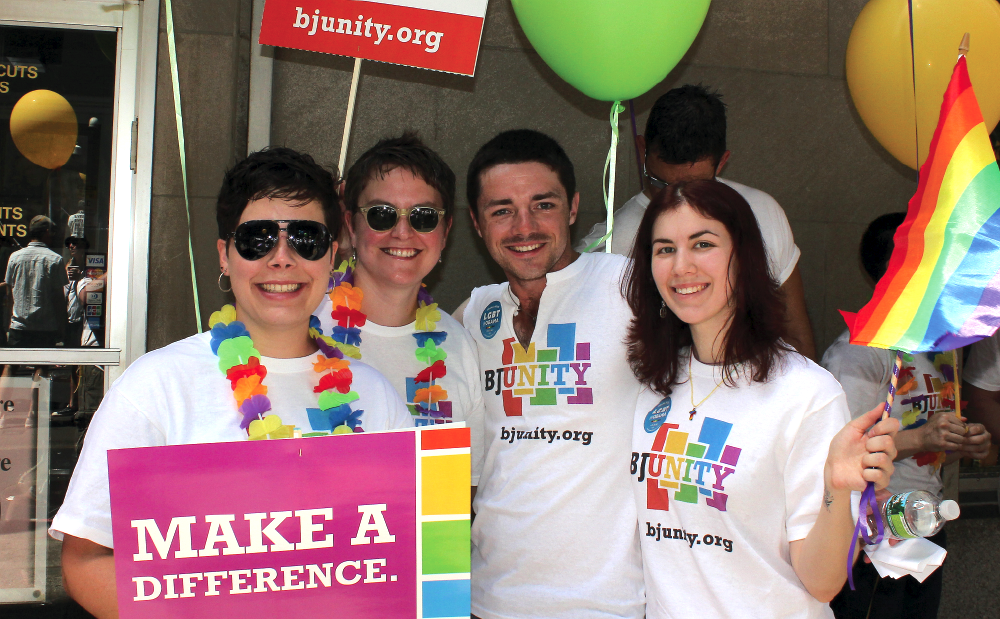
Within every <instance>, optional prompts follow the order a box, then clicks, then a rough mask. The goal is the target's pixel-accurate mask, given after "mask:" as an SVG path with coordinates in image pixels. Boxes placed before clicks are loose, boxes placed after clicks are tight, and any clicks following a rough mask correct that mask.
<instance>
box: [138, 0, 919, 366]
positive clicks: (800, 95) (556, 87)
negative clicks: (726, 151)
mask: <svg viewBox="0 0 1000 619" xmlns="http://www.w3.org/2000/svg"><path fill="white" fill-rule="evenodd" d="M250 4H251V3H250V0H220V1H218V2H213V3H201V2H195V1H194V0H176V1H175V3H174V7H175V11H176V16H175V21H176V27H177V44H178V55H179V59H178V60H179V66H180V79H181V87H182V98H183V103H184V117H185V128H186V132H187V144H188V148H187V153H188V158H189V161H188V169H189V177H190V178H189V180H190V183H189V189H190V192H191V199H192V218H193V228H194V235H193V239H194V244H195V254H196V257H197V261H198V283H199V288H200V292H201V295H200V296H201V304H202V314H203V316H204V317H206V318H207V316H208V314H209V313H210V312H211V311H212V310H213V309H215V308H217V307H218V305H219V304H220V303H222V302H223V300H224V295H223V294H222V293H221V292H219V290H218V288H217V287H216V278H217V276H218V259H217V257H216V252H215V244H214V241H215V238H216V235H215V224H214V218H213V217H212V206H213V202H214V196H215V194H216V192H217V190H218V185H219V182H220V180H221V178H222V174H223V172H224V171H225V169H226V168H227V167H228V166H229V165H231V164H232V163H233V162H234V161H236V159H237V158H239V157H241V156H242V155H243V154H244V153H245V152H246V114H247V102H246V97H247V92H248V83H247V80H248V62H249V61H248V58H249V31H250ZM863 5H864V0H796V1H794V2H792V1H790V0H768V1H763V0H715V2H713V3H712V7H711V9H710V11H709V16H708V20H707V23H706V25H705V27H704V29H703V31H702V33H701V34H700V35H699V37H698V39H697V40H696V42H695V44H694V46H693V47H692V49H691V51H690V52H689V53H688V55H687V56H686V57H685V59H684V61H683V62H682V63H681V64H680V65H679V66H678V67H677V69H675V70H674V71H673V72H672V73H671V74H670V75H669V76H668V77H667V79H666V80H664V82H663V83H661V84H660V85H658V86H657V87H656V88H654V89H653V90H652V91H651V92H650V93H648V94H646V95H644V96H643V97H641V98H639V99H637V100H636V101H635V108H636V113H637V115H638V118H637V120H638V127H639V130H640V131H642V127H643V126H644V123H645V119H646V116H647V114H648V111H649V108H650V106H651V105H652V104H653V102H654V101H655V100H656V97H657V96H659V95H660V94H662V93H663V92H665V91H666V90H668V89H670V88H672V87H674V86H677V85H680V84H684V83H689V82H691V83H703V84H705V85H707V86H711V87H712V88H715V89H717V90H718V91H719V92H721V93H722V94H723V95H724V100H725V101H726V102H727V104H728V106H729V145H730V148H731V150H732V151H733V157H732V159H731V162H730V164H729V165H728V167H727V169H726V171H725V176H727V177H729V178H732V179H733V180H737V181H740V182H742V183H745V184H749V185H752V186H754V187H758V188H760V189H763V190H765V191H767V192H769V193H771V194H772V195H773V196H774V197H775V198H777V200H778V201H779V202H780V203H781V204H782V206H784V208H785V211H786V213H787V214H788V218H789V220H790V221H791V224H792V229H793V231H794V232H795V237H796V241H797V243H798V245H799V247H800V248H801V250H802V257H801V260H800V263H799V264H800V266H801V270H802V275H803V279H804V281H805V289H806V301H807V303H808V306H809V313H810V316H811V318H812V321H813V326H814V329H815V333H816V340H817V346H818V348H819V350H821V351H822V350H823V349H824V348H825V347H826V345H827V344H829V343H830V342H831V341H832V340H833V339H834V338H835V337H836V336H837V334H838V333H840V331H841V330H842V329H843V323H842V320H841V319H840V317H839V315H838V314H837V312H836V310H837V309H848V310H856V309H858V308H859V307H860V306H861V304H863V303H864V301H865V300H866V295H867V294H868V293H869V288H868V285H867V284H866V283H865V281H864V279H863V276H862V273H861V270H860V266H859V265H858V259H857V249H856V248H857V245H858V241H859V239H860V236H861V233H862V231H863V230H864V227H865V226H866V225H867V223H868V222H869V221H871V220H872V219H873V218H874V217H876V216H877V215H880V214H882V213H886V212H889V211H893V210H903V209H905V206H906V202H907V200H908V199H909V197H910V196H911V195H912V193H913V191H914V189H915V181H916V174H915V173H914V172H912V171H910V170H908V169H907V168H904V167H903V166H901V165H900V164H898V163H895V162H894V160H893V159H892V158H891V157H890V156H889V155H888V154H887V153H886V152H885V151H884V150H883V149H882V148H881V147H880V146H878V144H877V143H875V141H874V140H873V139H872V138H871V136H870V135H869V133H868V132H867V130H866V129H865V128H864V126H863V125H862V124H861V122H860V120H859V118H858V116H857V114H856V112H855V111H854V109H853V107H852V105H851V102H850V97H849V95H848V92H847V86H846V83H845V80H844V77H843V73H844V71H843V66H844V50H845V48H846V45H847V38H848V35H849V33H850V29H851V25H852V24H853V22H854V19H855V18H856V16H857V14H858V12H859V11H860V10H861V7H862V6H863ZM161 36H162V37H163V41H162V43H161V54H160V60H159V83H158V90H157V127H156V144H155V154H154V166H155V169H154V178H153V213H152V231H151V241H150V242H151V244H152V245H151V267H150V278H151V286H150V314H149V338H148V340H149V346H150V348H155V347H158V346H162V345H164V344H166V343H169V342H171V341H174V340H176V339H179V338H181V337H184V336H186V335H189V334H191V333H193V332H194V320H193V317H192V316H191V310H190V307H191V292H190V288H191V287H190V277H189V275H188V268H187V256H186V247H185V243H184V228H185V225H186V218H185V215H184V203H183V196H182V194H181V185H180V166H179V163H178V158H177V141H176V135H175V125H174V115H173V97H172V95H171V89H170V79H169V64H168V61H167V54H166V42H165V34H164V35H161ZM352 66H353V62H352V61H351V60H350V59H348V58H342V57H338V56H329V55H324V54H316V53H310V52H301V51H295V50H288V49H277V50H275V63H274V84H273V96H272V131H271V135H272V140H271V141H272V143H273V144H276V145H284V146H289V147H292V148H297V149H300V150H304V151H307V152H309V153H311V154H313V155H314V156H315V157H316V158H317V159H318V160H319V161H321V162H323V163H324V164H328V165H331V166H333V165H335V164H336V161H337V158H338V156H339V152H340V140H341V133H342V129H343V119H344V113H345V110H346V106H347V97H348V90H349V85H350V78H351V69H352ZM608 111H609V104H607V103H603V102H599V101H593V100H591V99H588V98H587V97H585V96H583V95H581V94H580V93H578V92H577V91H576V90H575V89H573V88H572V87H571V86H569V85H568V84H566V83H565V82H563V81H562V80H561V79H560V78H559V77H558V76H556V75H555V74H554V73H553V72H552V71H551V70H550V69H549V68H548V67H547V66H546V65H545V63H544V62H542V60H541V59H540V58H539V57H538V55H537V54H535V53H534V51H533V50H532V48H531V45H530V43H528V41H527V39H526V38H525V37H524V34H523V33H522V32H521V30H520V28H519V26H518V25H517V21H516V19H515V18H514V14H513V11H512V9H511V6H510V2H509V0H492V2H491V3H490V7H489V11H488V13H487V18H486V25H485V30H484V33H483V43H482V49H481V51H480V56H479V64H478V67H477V69H476V77H475V78H469V77H463V76H455V75H448V74H444V73H436V72H432V71H425V70H420V69H412V68H408V67H399V66H393V65H387V64H381V63H376V62H365V63H364V64H363V66H362V77H361V82H360V88H359V91H358V103H357V109H356V113H355V119H354V133H353V136H352V139H351V144H350V149H349V156H348V162H349V163H350V162H351V161H353V159H354V158H355V157H357V156H358V155H359V154H360V153H361V152H362V151H363V150H365V149H367V148H368V147H369V146H371V145H372V144H373V143H374V142H375V141H376V140H377V139H379V138H381V137H384V136H389V135H395V134H399V133H401V132H402V131H404V130H406V129H415V130H417V131H418V132H419V133H420V135H421V136H422V137H423V138H424V139H425V140H426V141H427V142H428V144H429V145H430V146H431V147H433V148H434V149H436V150H437V151H438V152H439V153H441V155H442V156H443V157H444V158H445V160H446V161H447V162H448V163H449V164H450V165H451V166H452V167H453V168H454V170H455V171H456V174H457V175H458V177H459V187H458V194H459V199H458V212H457V213H456V217H455V226H454V228H453V231H452V233H451V238H450V242H449V246H448V248H447V250H446V253H445V259H444V264H443V265H442V266H441V267H439V268H438V269H437V270H435V272H434V273H432V274H431V276H430V278H429V282H428V283H429V285H430V286H431V288H432V291H433V292H434V294H435V296H436V297H437V298H438V299H439V300H440V302H441V303H442V305H443V306H444V307H445V308H449V309H451V308H454V307H455V306H457V305H458V303H459V302H461V301H462V300H463V299H464V298H466V297H467V296H468V292H469V291H470V290H471V289H472V288H473V287H474V286H478V285H482V284H486V283H490V282H494V281H499V280H500V279H502V277H503V274H502V273H501V272H500V271H499V270H498V269H497V268H496V267H495V266H493V265H492V263H491V261H490V260H489V257H488V256H487V255H486V252H485V249H484V248H483V246H482V244H481V242H480V241H479V239H478V237H477V236H476V235H475V233H474V231H473V230H472V228H471V225H470V223H469V219H468V216H467V212H466V211H467V205H466V204H465V199H464V197H463V196H464V193H465V189H464V187H465V182H464V177H465V169H466V166H467V164H468V162H469V160H470V159H471V158H472V155H473V154H474V153H475V151H476V149H477V148H478V147H479V146H480V145H481V144H482V143H484V142H485V141H486V140H488V139H489V138H491V137H493V136H494V135H495V134H496V133H498V132H500V131H502V130H505V129H510V128H516V127H529V128H534V129H539V130H542V131H545V132H546V133H549V134H550V135H552V136H553V137H555V138H556V139H557V140H559V141H560V142H561V143H562V144H563V146H564V147H565V148H566V151H567V152H568V153H569V155H570V157H571V158H572V159H573V161H574V163H575V165H576V170H577V177H578V182H579V189H580V193H581V214H580V221H579V222H578V223H577V224H576V226H575V230H574V235H575V238H580V237H581V236H583V235H584V234H586V232H587V230H588V229H589V227H590V226H591V225H592V224H593V223H594V222H596V221H598V220H600V219H602V218H603V217H604V204H603V199H602V195H601V172H602V167H603V163H604V158H605V156H606V154H607V148H608V144H609V139H610V128H609V126H608V120H607V119H608ZM620 127H621V130H622V135H623V140H622V143H621V145H620V147H619V148H620V150H619V153H618V155H619V157H618V161H619V164H618V178H619V184H618V190H617V192H616V196H615V204H616V205H618V206H620V205H621V204H622V203H623V202H624V201H625V200H627V199H628V198H629V197H630V196H631V195H633V194H634V193H635V192H636V191H638V186H639V185H638V183H639V179H638V171H637V168H636V160H635V154H634V150H633V148H634V147H633V144H632V140H631V137H630V136H629V135H628V134H629V130H630V127H629V122H628V115H627V114H626V115H623V117H622V120H621V124H620Z"/></svg>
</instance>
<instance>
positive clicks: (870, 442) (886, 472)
mask: <svg viewBox="0 0 1000 619" xmlns="http://www.w3.org/2000/svg"><path fill="white" fill-rule="evenodd" d="M883 409H884V406H883V405H882V404H879V405H878V406H876V407H875V408H873V409H872V410H870V411H868V412H867V413H865V414H864V415H861V416H860V417H858V418H857V419H854V420H853V421H851V422H850V423H848V424H847V425H846V426H844V427H843V428H842V429H841V430H840V432H838V433H837V435H836V436H834V437H833V440H832V441H831V442H830V452H829V454H828V455H827V457H826V466H825V467H824V471H823V473H824V479H825V481H826V487H827V488H828V489H829V490H834V491H837V490H858V491H861V490H864V489H865V487H866V486H867V484H868V482H874V483H875V489H876V490H881V489H882V488H885V487H886V486H888V485H889V478H890V477H892V472H893V470H894V467H893V464H892V461H893V460H894V459H895V458H896V445H895V442H894V441H893V438H894V437H895V435H896V433H897V432H898V431H899V421H898V420H897V419H893V418H891V417H890V418H889V419H885V420H883V421H879V419H880V418H881V416H882V411H883ZM869 428H871V429H870V430H869ZM866 430H867V431H866Z"/></svg>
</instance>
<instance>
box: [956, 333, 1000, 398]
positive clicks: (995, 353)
mask: <svg viewBox="0 0 1000 619" xmlns="http://www.w3.org/2000/svg"><path fill="white" fill-rule="evenodd" d="M962 378H964V379H965V380H967V381H969V383H970V384H972V385H974V386H976V387H979V388H980V389H985V390H986V391H1000V331H997V332H996V333H994V334H993V335H991V336H990V337H988V338H986V339H985V340H980V341H978V342H976V343H975V344H973V345H972V346H970V347H969V360H968V361H967V362H966V363H965V367H964V368H962Z"/></svg>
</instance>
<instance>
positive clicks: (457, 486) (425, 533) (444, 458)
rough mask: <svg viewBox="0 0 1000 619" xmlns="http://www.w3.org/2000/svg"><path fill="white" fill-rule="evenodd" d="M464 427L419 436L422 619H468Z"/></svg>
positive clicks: (468, 479)
mask: <svg viewBox="0 0 1000 619" xmlns="http://www.w3.org/2000/svg"><path fill="white" fill-rule="evenodd" d="M469 444H470V438H469V429H468V428H434V429H425V430H422V431H421V432H420V453H419V459H420V474H419V479H420V507H419V510H418V512H419V514H420V532H421V535H420V549H419V551H418V555H419V563H420V568H419V570H420V571H419V574H420V576H419V584H418V587H419V592H420V601H419V606H420V608H421V609H422V614H421V615H420V616H421V617H422V618H423V619H431V618H434V619H444V618H447V619H452V618H455V617H465V618H467V617H468V616H469V607H470V604H471V596H472V589H471V587H472V581H471V579H470V574H471V571H472V570H471V567H470V561H471V559H470V548H471V542H470V528H471V524H472V521H471V520H470V518H469V508H470V503H471V485H472V464H471V454H470V449H469V446H470V445H469Z"/></svg>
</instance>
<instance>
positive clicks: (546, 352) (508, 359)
mask: <svg viewBox="0 0 1000 619" xmlns="http://www.w3.org/2000/svg"><path fill="white" fill-rule="evenodd" d="M545 345H546V347H545V348H542V349H539V350H536V348H535V342H531V343H530V344H528V349H527V350H525V349H524V347H523V346H521V344H520V343H519V342H518V341H517V340H515V339H514V338H512V337H511V338H507V339H505V340H503V356H502V358H501V363H502V367H499V368H497V369H495V370H486V371H484V372H483V379H484V380H483V388H484V390H485V391H486V393H490V392H493V393H494V394H495V395H499V396H501V397H503V410H504V413H506V415H507V416H508V417H520V416H521V411H522V407H523V402H524V398H528V403H529V404H530V405H531V406H556V405H558V404H559V401H560V399H562V398H565V400H564V401H565V403H566V404H593V403H594V390H593V388H591V387H589V386H587V370H589V369H590V342H577V341H576V323H575V322H570V323H564V324H553V325H549V326H548V329H547V330H546V339H545Z"/></svg>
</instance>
